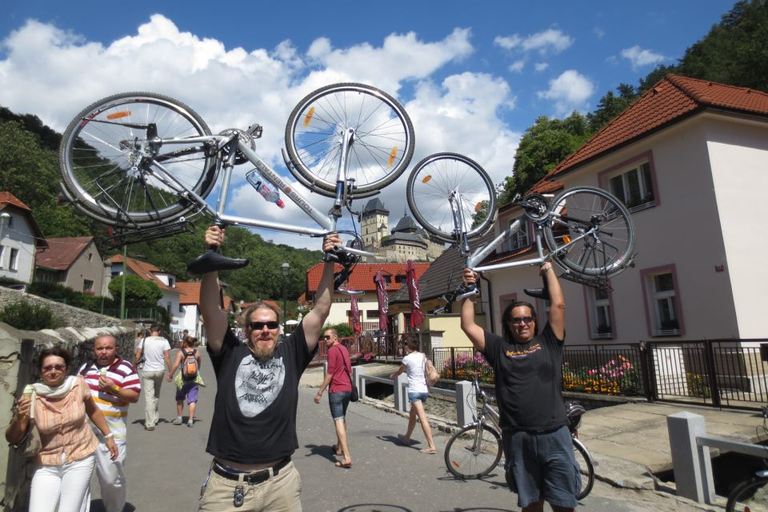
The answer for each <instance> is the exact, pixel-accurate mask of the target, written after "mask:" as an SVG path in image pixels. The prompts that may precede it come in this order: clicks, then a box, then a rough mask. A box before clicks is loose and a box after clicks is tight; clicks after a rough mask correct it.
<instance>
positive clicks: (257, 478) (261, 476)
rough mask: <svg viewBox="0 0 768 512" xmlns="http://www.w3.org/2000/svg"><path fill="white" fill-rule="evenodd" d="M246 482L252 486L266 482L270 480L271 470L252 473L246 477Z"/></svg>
mask: <svg viewBox="0 0 768 512" xmlns="http://www.w3.org/2000/svg"><path fill="white" fill-rule="evenodd" d="M245 480H246V481H247V482H248V483H249V484H251V485H253V484H260V483H261V482H266V481H267V480H269V468H267V469H261V470H259V471H257V472H255V473H251V474H249V475H248V476H246V477H245Z"/></svg>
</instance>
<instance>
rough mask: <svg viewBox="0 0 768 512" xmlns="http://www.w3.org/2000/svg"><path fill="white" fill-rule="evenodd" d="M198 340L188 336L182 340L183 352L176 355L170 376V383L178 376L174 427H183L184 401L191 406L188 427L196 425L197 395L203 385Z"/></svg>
mask: <svg viewBox="0 0 768 512" xmlns="http://www.w3.org/2000/svg"><path fill="white" fill-rule="evenodd" d="M195 345H197V338H193V337H191V336H188V337H186V338H184V339H183V340H182V343H181V350H179V352H178V353H177V354H176V360H175V361H174V363H173V368H172V369H171V373H169V374H168V382H171V378H173V375H175V374H176V370H177V369H179V373H178V375H176V378H175V380H176V413H177V416H176V419H175V420H173V421H172V423H173V424H174V425H181V424H182V422H183V420H182V417H181V416H182V413H183V412H184V400H185V399H186V401H187V403H188V404H189V419H188V420H187V426H188V427H192V426H193V425H194V424H195V408H196V407H197V393H198V390H199V389H200V384H202V379H201V378H200V353H199V352H198V351H197V350H196V349H195Z"/></svg>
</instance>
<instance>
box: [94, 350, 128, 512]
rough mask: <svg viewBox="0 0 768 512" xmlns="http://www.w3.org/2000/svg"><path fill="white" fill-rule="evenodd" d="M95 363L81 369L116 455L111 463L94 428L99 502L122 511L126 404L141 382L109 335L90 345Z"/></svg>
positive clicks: (112, 511) (114, 511) (110, 509)
mask: <svg viewBox="0 0 768 512" xmlns="http://www.w3.org/2000/svg"><path fill="white" fill-rule="evenodd" d="M93 355H94V360H93V361H92V362H90V363H86V364H84V365H83V366H82V367H81V368H80V372H79V373H80V375H83V376H84V377H85V380H86V382H87V383H88V387H89V388H90V389H91V396H93V401H94V402H96V405H97V406H98V407H99V409H101V412H102V413H103V414H104V417H105V418H106V419H107V423H108V424H109V427H110V429H111V431H112V432H113V433H114V434H115V443H116V444H117V447H118V449H119V455H118V457H117V459H115V460H114V461H113V460H111V459H110V457H109V455H110V454H109V450H108V449H107V445H106V440H105V439H104V437H103V436H102V435H101V433H100V432H99V431H98V429H96V428H94V433H95V434H96V437H98V438H99V442H100V444H99V448H98V449H97V450H96V475H97V476H98V478H99V484H100V486H101V499H102V501H103V502H104V509H105V510H106V512H122V510H123V507H124V506H125V500H126V482H125V472H124V470H123V464H124V463H125V436H126V431H127V428H128V421H127V419H128V405H129V404H133V403H136V402H137V401H138V400H139V394H140V393H141V380H140V379H139V375H138V374H137V373H136V368H134V367H133V365H132V364H131V363H129V362H128V361H126V360H125V359H123V358H121V357H120V356H118V355H117V342H116V341H115V338H114V337H113V336H110V335H105V336H99V337H98V338H97V339H96V341H95V342H94V343H93ZM85 499H86V501H85V507H84V509H85V510H88V506H89V505H90V500H91V496H90V492H89V493H88V495H87V496H86V498H85Z"/></svg>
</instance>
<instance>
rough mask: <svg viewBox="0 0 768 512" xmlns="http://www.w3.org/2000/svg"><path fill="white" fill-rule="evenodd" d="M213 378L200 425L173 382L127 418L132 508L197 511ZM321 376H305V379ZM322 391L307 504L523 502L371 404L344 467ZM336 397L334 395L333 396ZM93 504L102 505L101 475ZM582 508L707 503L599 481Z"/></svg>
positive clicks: (308, 466) (442, 439)
mask: <svg viewBox="0 0 768 512" xmlns="http://www.w3.org/2000/svg"><path fill="white" fill-rule="evenodd" d="M202 373H203V377H204V378H206V380H207V381H208V384H209V385H208V386H207V387H205V388H203V389H202V391H201V393H200V402H199V407H198V411H199V412H198V420H199V421H198V422H197V423H196V424H195V426H194V427H193V428H188V427H187V426H186V425H182V426H175V425H172V424H171V423H170V421H171V420H172V419H173V418H174V417H175V403H174V401H173V388H172V386H171V385H168V384H164V385H163V390H162V393H161V407H160V416H161V420H160V423H159V424H158V426H157V428H156V430H155V431H154V432H145V431H144V429H143V421H144V414H143V399H141V400H140V401H139V403H138V404H136V405H134V406H132V407H131V409H130V414H129V426H128V460H127V474H128V486H129V491H128V501H129V506H128V507H127V509H126V510H127V511H132V510H137V511H140V512H149V511H151V512H154V511H160V510H182V511H194V510H196V502H197V498H198V497H199V494H200V486H201V484H202V482H203V480H204V479H205V476H206V473H207V471H208V467H209V465H210V461H211V457H210V456H209V455H208V454H206V453H205V444H206V440H207V436H208V429H209V427H210V423H209V420H210V418H211V414H212V404H213V396H214V394H215V381H214V378H213V375H212V373H211V371H210V364H207V365H206V364H205V361H204V365H203V368H202ZM314 382H317V379H316V378H312V377H311V376H310V378H307V379H305V384H304V385H311V384H312V383H314ZM314 393H315V390H314V389H309V388H305V387H303V388H302V389H301V390H300V397H299V412H298V424H299V445H300V446H299V449H298V450H297V451H296V453H295V454H294V457H293V459H294V462H295V464H296V466H297V467H298V468H299V471H300V473H301V476H302V480H303V489H302V502H303V508H304V511H305V512H374V511H378V512H410V511H413V512H422V511H434V512H480V511H494V512H505V511H510V512H511V511H517V510H519V508H518V507H517V506H516V505H515V504H516V496H515V495H514V494H512V493H510V492H509V490H508V489H507V488H506V486H505V484H504V478H503V475H502V474H501V472H499V471H497V472H495V473H492V474H491V475H490V476H489V477H488V478H486V479H484V480H482V481H466V482H463V481H457V480H454V479H453V478H452V477H451V476H450V474H449V473H448V472H447V471H446V469H445V467H444V465H443V459H442V450H443V448H444V447H445V443H446V441H447V440H448V436H447V435H446V434H442V433H439V432H438V433H436V438H435V442H436V444H437V447H438V454H437V455H425V454H421V453H420V452H419V451H418V448H420V447H423V446H424V443H423V436H422V433H421V432H420V430H419V429H418V427H417V432H416V434H415V435H414V439H416V440H417V441H421V443H420V444H416V445H414V447H412V448H409V447H405V446H402V445H400V444H398V442H397V441H396V436H397V434H398V433H401V432H403V431H404V430H405V424H406V419H405V418H404V417H402V416H401V415H399V414H397V413H393V412H388V411H385V410H381V409H380V408H376V407H373V406H371V405H367V404H364V403H356V404H350V408H349V411H348V416H347V421H348V426H349V431H350V449H351V453H352V458H353V462H354V463H353V467H352V468H350V469H338V468H336V467H335V466H334V462H335V460H336V459H335V458H334V457H333V455H332V452H331V448H330V445H331V444H332V443H333V442H334V441H335V435H334V433H333V425H332V423H331V419H330V414H329V412H328V405H327V399H326V398H324V399H323V402H321V404H320V405H316V404H315V403H314V402H313V401H312V398H313V396H314ZM326 396H327V395H326ZM93 495H94V501H93V503H92V507H91V510H92V511H93V512H103V507H102V506H101V501H100V500H99V499H98V498H99V489H98V484H97V483H96V484H95V485H94V493H93ZM579 510H587V511H596V512H603V511H617V510H622V511H631V512H632V511H647V510H654V511H655V512H665V511H670V512H671V511H673V510H674V511H683V512H687V511H695V510H722V508H720V509H718V508H703V507H699V506H696V505H695V504H692V503H691V502H689V501H687V500H682V499H680V498H677V497H675V496H673V495H672V494H671V493H669V492H658V491H650V490H643V491H638V490H630V489H619V488H614V487H611V486H610V485H608V484H605V483H602V482H597V483H596V485H595V489H594V490H593V492H592V494H591V495H590V496H588V497H587V498H586V499H585V500H584V502H583V504H582V506H581V507H580V508H579Z"/></svg>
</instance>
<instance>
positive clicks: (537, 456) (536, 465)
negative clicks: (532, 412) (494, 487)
mask: <svg viewBox="0 0 768 512" xmlns="http://www.w3.org/2000/svg"><path fill="white" fill-rule="evenodd" d="M502 437H503V442H504V454H505V455H506V457H507V467H508V468H509V469H508V471H509V473H510V474H509V475H508V476H507V478H508V480H511V482H510V483H514V485H515V487H516V488H517V490H516V491H515V492H517V506H518V507H521V508H523V507H527V506H528V505H530V504H531V503H535V502H537V501H546V502H547V503H549V504H550V505H557V506H560V507H566V508H576V506H577V505H578V501H577V500H576V496H577V495H578V494H579V489H581V473H580V472H579V467H578V465H577V463H576V458H575V457H574V456H573V443H572V441H571V433H570V432H569V431H568V427H561V428H559V429H557V430H553V431H550V432H532V431H529V430H518V431H514V432H504V435H503V436H502Z"/></svg>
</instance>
